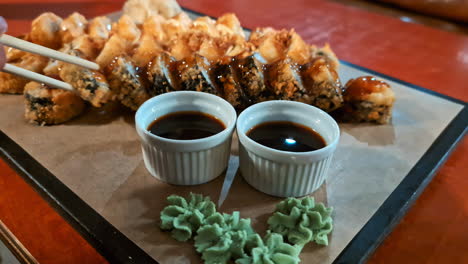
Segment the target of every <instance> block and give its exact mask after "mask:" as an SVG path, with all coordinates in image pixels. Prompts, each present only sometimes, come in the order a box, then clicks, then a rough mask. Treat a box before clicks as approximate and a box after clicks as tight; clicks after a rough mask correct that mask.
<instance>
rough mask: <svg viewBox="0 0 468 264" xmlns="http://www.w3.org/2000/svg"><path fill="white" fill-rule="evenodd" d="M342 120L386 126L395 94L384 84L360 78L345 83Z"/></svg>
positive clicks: (369, 78)
mask: <svg viewBox="0 0 468 264" xmlns="http://www.w3.org/2000/svg"><path fill="white" fill-rule="evenodd" d="M343 96H344V106H343V108H342V109H341V112H342V119H343V120H344V121H350V122H371V123H377V124H387V123H388V122H390V119H391V116H392V108H393V103H394V102H395V94H394V93H393V90H392V88H391V87H390V85H389V84H387V83H386V82H383V81H380V80H377V79H376V78H375V77H372V76H362V77H359V78H356V79H351V80H349V81H348V82H347V83H346V90H345V92H344V94H343Z"/></svg>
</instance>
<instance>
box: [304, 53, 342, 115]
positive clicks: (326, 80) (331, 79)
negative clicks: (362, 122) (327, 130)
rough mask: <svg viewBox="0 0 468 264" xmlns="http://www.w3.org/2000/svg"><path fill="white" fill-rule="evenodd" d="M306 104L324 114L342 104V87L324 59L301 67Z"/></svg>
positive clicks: (318, 59)
mask: <svg viewBox="0 0 468 264" xmlns="http://www.w3.org/2000/svg"><path fill="white" fill-rule="evenodd" d="M301 75H302V80H303V82H304V87H305V88H306V90H307V97H308V99H307V102H308V103H310V104H311V105H313V106H316V107H318V108H320V109H322V110H324V111H326V112H331V111H333V110H335V109H337V108H339V107H341V106H342V104H343V95H342V86H341V82H340V79H339V77H338V74H337V73H336V71H335V70H334V69H333V68H332V67H331V66H330V64H328V63H327V61H326V60H325V59H324V58H321V57H319V58H316V59H314V60H312V61H311V62H310V63H308V64H306V65H302V66H301Z"/></svg>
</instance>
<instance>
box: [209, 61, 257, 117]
mask: <svg viewBox="0 0 468 264" xmlns="http://www.w3.org/2000/svg"><path fill="white" fill-rule="evenodd" d="M212 68H213V69H212V70H211V76H212V77H211V78H212V79H213V80H214V83H215V85H216V87H217V90H218V91H220V92H221V93H222V96H223V97H224V99H225V100H226V101H228V102H229V103H230V104H231V105H232V106H234V108H236V109H237V110H242V109H244V108H246V107H247V106H248V105H249V104H250V100H249V99H248V98H247V96H246V95H245V94H244V91H243V89H242V88H241V86H240V84H239V83H238V82H237V81H236V77H235V72H234V70H233V65H231V64H230V61H229V62H227V61H224V62H223V61H219V62H217V63H215V65H213V67H212Z"/></svg>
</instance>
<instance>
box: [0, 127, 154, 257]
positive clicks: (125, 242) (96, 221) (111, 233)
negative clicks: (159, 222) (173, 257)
mask: <svg viewBox="0 0 468 264" xmlns="http://www.w3.org/2000/svg"><path fill="white" fill-rule="evenodd" d="M0 158H2V159H3V160H5V162H6V163H7V164H8V165H9V166H10V167H11V168H13V169H14V170H15V171H16V172H17V173H18V174H19V175H20V176H21V177H22V178H23V179H24V180H25V181H26V182H27V183H28V184H30V185H31V186H32V187H33V188H34V189H35V190H36V191H37V192H38V193H39V194H40V195H41V196H42V197H43V198H44V199H45V200H46V201H47V202H48V203H49V204H50V205H51V206H52V207H53V208H54V209H55V210H56V211H57V212H58V213H59V214H60V215H61V216H62V217H63V218H64V219H65V220H66V221H67V222H68V223H70V224H71V225H72V226H73V228H75V229H76V230H77V231H78V232H79V233H80V234H81V235H82V236H83V237H84V238H85V239H86V240H87V241H88V242H89V243H90V244H91V245H92V246H93V247H94V248H95V249H96V250H97V251H98V252H99V253H100V254H101V255H102V256H103V257H104V258H106V259H107V260H108V261H109V262H110V263H158V262H157V261H155V260H154V259H153V258H152V257H150V256H149V255H148V254H147V253H146V252H145V251H143V249H141V248H140V247H138V246H137V245H136V244H135V243H133V242H132V241H131V240H130V239H128V238H127V237H126V236H125V235H124V234H122V233H121V232H120V231H119V230H118V229H117V228H115V227H114V226H113V225H112V224H111V223H109V222H108V221H107V220H106V219H104V217H102V216H101V215H100V214H99V213H98V212H96V211H95V210H94V209H93V208H91V207H90V206H89V205H88V204H87V203H86V202H84V201H83V200H82V199H81V198H80V197H78V195H76V194H75V193H74V192H73V191H72V190H70V189H69V188H68V187H67V186H66V185H65V184H63V183H62V182H61V181H60V180H59V179H58V178H57V177H55V176H54V175H53V174H52V173H51V172H50V171H49V170H47V169H46V168H45V167H43V166H42V165H41V164H40V163H39V162H37V161H36V160H35V159H34V158H33V157H32V156H31V155H29V154H28V153H27V152H26V151H25V150H24V149H22V148H21V147H20V146H19V145H18V144H16V142H14V141H13V140H12V139H11V138H9V137H8V136H7V135H6V134H5V133H3V131H1V130H0ZM155 228H156V225H155Z"/></svg>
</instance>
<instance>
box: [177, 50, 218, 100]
mask: <svg viewBox="0 0 468 264" xmlns="http://www.w3.org/2000/svg"><path fill="white" fill-rule="evenodd" d="M209 68H210V63H209V62H208V61H207V59H205V58H204V57H202V56H199V55H194V56H192V57H189V58H187V59H184V60H181V61H178V62H177V63H176V67H175V70H176V74H177V75H178V82H179V87H180V90H185V91H198V92H206V93H211V94H215V95H221V94H222V93H221V92H220V91H218V90H217V89H216V86H215V84H214V83H213V82H212V81H211V78H210V74H209V72H208V71H209Z"/></svg>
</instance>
